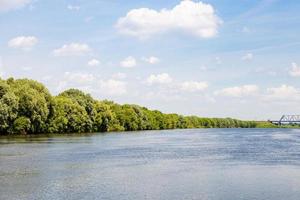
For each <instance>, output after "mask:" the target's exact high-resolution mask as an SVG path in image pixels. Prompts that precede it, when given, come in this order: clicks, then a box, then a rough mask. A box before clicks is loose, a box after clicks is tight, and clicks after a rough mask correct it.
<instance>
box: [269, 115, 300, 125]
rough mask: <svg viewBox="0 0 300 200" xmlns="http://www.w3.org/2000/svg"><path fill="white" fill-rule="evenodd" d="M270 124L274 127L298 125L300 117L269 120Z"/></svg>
mask: <svg viewBox="0 0 300 200" xmlns="http://www.w3.org/2000/svg"><path fill="white" fill-rule="evenodd" d="M270 122H271V123H272V124H276V125H285V124H300V115H282V117H281V118H280V119H279V120H277V121H276V120H275V121H273V120H271V121H270Z"/></svg>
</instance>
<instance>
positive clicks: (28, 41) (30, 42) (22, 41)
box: [8, 36, 38, 50]
mask: <svg viewBox="0 0 300 200" xmlns="http://www.w3.org/2000/svg"><path fill="white" fill-rule="evenodd" d="M37 43H38V39H37V38H36V37H34V36H19V37H15V38H13V39H11V40H9V41H8V46H9V47H11V48H16V49H22V50H30V49H32V47H33V46H34V45H36V44H37Z"/></svg>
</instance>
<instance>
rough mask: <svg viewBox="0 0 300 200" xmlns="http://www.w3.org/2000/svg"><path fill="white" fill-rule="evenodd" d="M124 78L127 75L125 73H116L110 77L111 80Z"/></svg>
mask: <svg viewBox="0 0 300 200" xmlns="http://www.w3.org/2000/svg"><path fill="white" fill-rule="evenodd" d="M126 77H127V75H126V74H125V73H121V72H118V73H115V74H113V75H112V78H115V79H124V78H126Z"/></svg>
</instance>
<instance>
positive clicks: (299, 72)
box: [289, 63, 300, 77]
mask: <svg viewBox="0 0 300 200" xmlns="http://www.w3.org/2000/svg"><path fill="white" fill-rule="evenodd" d="M289 74H290V76H293V77H299V76H300V67H299V66H298V65H297V64H296V63H292V67H291V69H290V71H289Z"/></svg>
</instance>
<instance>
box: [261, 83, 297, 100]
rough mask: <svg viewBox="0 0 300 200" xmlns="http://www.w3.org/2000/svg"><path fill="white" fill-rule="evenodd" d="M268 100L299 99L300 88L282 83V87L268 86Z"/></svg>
mask: <svg viewBox="0 0 300 200" xmlns="http://www.w3.org/2000/svg"><path fill="white" fill-rule="evenodd" d="M267 93H268V94H267V96H266V97H265V99H266V100H296V99H297V100H299V99H300V90H299V89H297V88H295V87H293V86H289V85H285V84H284V85H281V86H280V87H275V88H268V89H267Z"/></svg>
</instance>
